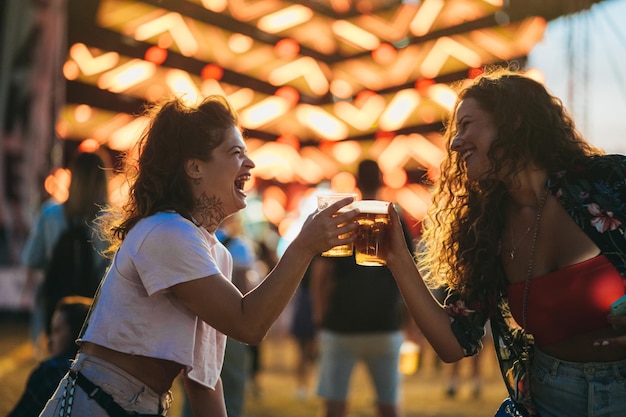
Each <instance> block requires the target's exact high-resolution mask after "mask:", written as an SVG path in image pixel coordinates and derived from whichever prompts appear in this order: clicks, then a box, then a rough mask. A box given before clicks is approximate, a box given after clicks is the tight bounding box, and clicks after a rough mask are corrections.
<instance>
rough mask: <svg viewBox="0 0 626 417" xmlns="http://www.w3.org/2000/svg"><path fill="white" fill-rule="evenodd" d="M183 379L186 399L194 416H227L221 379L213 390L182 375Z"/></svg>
mask: <svg viewBox="0 0 626 417" xmlns="http://www.w3.org/2000/svg"><path fill="white" fill-rule="evenodd" d="M183 381H184V385H185V392H186V393H187V401H189V406H190V408H191V414H193V416H194V417H228V416H227V414H226V404H225V403H224V390H223V388H222V380H221V379H219V380H218V381H217V385H216V386H215V390H212V389H210V388H207V387H205V386H202V385H200V384H198V383H197V382H194V381H192V380H190V379H189V378H187V377H186V376H184V375H183Z"/></svg>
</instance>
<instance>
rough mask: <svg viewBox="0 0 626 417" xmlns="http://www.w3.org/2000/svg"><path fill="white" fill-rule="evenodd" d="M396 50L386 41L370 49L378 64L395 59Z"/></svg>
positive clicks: (387, 62)
mask: <svg viewBox="0 0 626 417" xmlns="http://www.w3.org/2000/svg"><path fill="white" fill-rule="evenodd" d="M397 54H398V52H397V51H396V48H394V47H393V46H392V45H389V44H388V43H383V44H381V45H380V46H379V47H378V48H376V49H374V50H373V51H372V59H374V61H376V63H377V64H379V65H384V64H389V63H391V62H392V61H393V60H395V59H396V56H397Z"/></svg>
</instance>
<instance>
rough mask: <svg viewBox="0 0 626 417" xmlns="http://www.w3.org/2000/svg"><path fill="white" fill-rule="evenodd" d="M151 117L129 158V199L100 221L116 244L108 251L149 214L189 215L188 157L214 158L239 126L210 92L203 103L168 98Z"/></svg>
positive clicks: (226, 106) (148, 112)
mask: <svg viewBox="0 0 626 417" xmlns="http://www.w3.org/2000/svg"><path fill="white" fill-rule="evenodd" d="M146 116H147V117H148V118H149V120H150V121H149V123H148V126H147V128H146V130H145V131H144V133H143V135H142V136H141V138H140V139H139V141H138V143H137V145H136V147H135V151H136V152H135V153H134V155H136V157H134V158H132V157H130V155H131V154H129V155H127V157H126V175H127V178H128V181H129V186H130V187H129V195H128V200H127V201H126V203H125V204H123V205H122V206H121V207H120V208H115V207H112V208H111V209H110V210H109V211H108V212H107V213H106V215H105V216H104V218H103V219H102V222H101V229H102V231H103V233H104V236H105V237H106V238H107V239H108V241H109V242H110V243H111V245H110V247H109V251H108V253H109V254H112V253H114V252H115V250H117V248H118V247H119V245H120V244H121V242H122V241H123V240H124V238H125V237H126V235H127V234H128V232H129V231H130V230H131V229H132V228H133V226H135V224H137V222H138V221H139V220H141V219H143V218H145V217H148V216H151V215H153V214H155V213H157V212H159V211H166V210H174V211H177V212H178V213H180V214H181V215H183V216H185V217H187V218H190V216H191V214H190V213H191V210H192V207H193V195H192V193H191V184H190V182H189V179H188V178H187V175H186V174H185V168H184V164H185V161H187V160H188V159H190V158H197V159H201V160H203V161H210V160H211V157H212V153H213V150H214V149H215V148H216V147H217V146H219V145H220V144H221V143H222V142H223V141H224V138H225V133H226V132H227V131H228V130H229V129H231V128H232V127H236V128H240V125H239V120H238V116H237V114H236V112H235V111H234V110H233V108H232V107H231V106H230V105H229V103H228V102H227V101H226V99H225V98H224V97H222V96H208V97H206V98H205V99H204V100H203V101H202V102H201V103H200V104H198V105H188V104H186V103H185V102H184V101H183V100H182V99H180V98H172V99H168V100H166V101H163V102H161V103H159V104H155V105H154V106H153V107H151V108H149V109H147V110H146Z"/></svg>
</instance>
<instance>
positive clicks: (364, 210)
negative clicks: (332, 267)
mask: <svg viewBox="0 0 626 417" xmlns="http://www.w3.org/2000/svg"><path fill="white" fill-rule="evenodd" d="M389 204H390V203H389V202H388V201H379V200H361V201H356V202H354V203H353V206H354V207H355V208H358V209H359V212H360V214H359V215H358V216H357V218H356V222H357V223H358V225H359V227H358V228H357V230H356V239H355V240H354V252H355V255H356V263H357V264H358V265H362V266H383V265H387V260H386V259H387V246H388V242H387V240H388V239H389V222H390V218H389V211H388V210H389Z"/></svg>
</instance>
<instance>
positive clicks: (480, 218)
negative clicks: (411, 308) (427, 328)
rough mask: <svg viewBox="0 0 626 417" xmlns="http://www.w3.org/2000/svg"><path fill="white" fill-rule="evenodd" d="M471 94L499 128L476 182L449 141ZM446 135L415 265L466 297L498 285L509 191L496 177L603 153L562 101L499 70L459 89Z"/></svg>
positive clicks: (437, 282) (563, 164)
mask: <svg viewBox="0 0 626 417" xmlns="http://www.w3.org/2000/svg"><path fill="white" fill-rule="evenodd" d="M468 98H472V99H474V100H476V101H477V102H478V104H479V106H480V107H481V108H482V109H483V110H484V111H486V112H488V113H490V114H491V115H492V117H493V121H494V123H495V125H496V128H497V133H496V138H495V140H494V141H493V142H492V145H491V147H490V149H489V152H488V157H489V160H490V162H491V167H490V170H489V172H487V173H486V175H483V176H482V177H481V178H479V179H477V180H474V181H469V180H468V178H467V172H466V167H465V164H464V162H463V160H462V158H461V156H460V155H459V154H458V153H457V152H453V151H452V150H451V146H450V145H451V143H452V140H453V139H454V137H455V136H456V134H457V131H456V120H455V115H456V110H457V109H458V106H459V104H460V102H461V101H462V100H464V99H468ZM444 137H445V143H446V144H447V154H446V157H445V158H444V161H443V163H442V167H441V178H440V180H439V182H438V183H437V184H436V190H435V193H434V197H433V205H432V206H431V208H430V210H429V214H428V217H427V221H426V222H425V224H424V230H423V235H422V236H423V241H422V248H423V249H424V252H423V253H422V254H419V256H418V257H419V265H420V268H421V270H422V271H424V275H425V277H426V281H427V283H428V284H429V286H431V287H439V286H442V285H443V286H448V287H449V288H451V289H454V290H457V291H459V292H461V293H462V294H464V295H465V296H466V297H468V298H471V297H473V296H477V295H480V294H485V293H486V292H487V291H489V290H491V291H493V289H494V288H501V287H500V285H501V284H503V283H502V282H501V280H502V279H503V277H504V274H503V273H502V270H501V267H502V266H501V262H500V261H499V256H498V254H499V248H498V245H499V243H498V242H499V240H500V235H501V234H502V229H503V227H504V219H505V217H504V216H505V213H506V203H507V201H508V199H509V195H508V192H507V190H506V189H505V187H504V184H503V182H502V181H501V179H502V178H510V177H511V176H513V175H514V174H516V173H518V172H520V171H521V170H523V169H524V168H526V167H529V166H532V167H536V168H539V169H545V170H547V171H548V172H549V173H551V172H556V171H560V170H563V169H566V168H567V167H570V166H572V165H573V164H576V162H577V161H581V160H582V159H585V158H587V157H589V156H591V155H596V154H602V153H603V152H602V151H601V150H599V149H597V148H595V147H593V146H592V145H590V144H589V143H587V142H586V141H585V140H584V139H583V137H582V135H581V134H580V133H579V132H578V131H577V130H576V128H575V126H574V121H573V120H572V118H571V117H570V115H569V114H568V113H567V111H566V109H565V108H564V106H563V104H562V102H561V101H560V100H559V99H558V98H557V97H554V96H552V95H551V94H550V93H549V92H548V91H547V90H546V88H545V87H544V86H543V85H541V84H540V83H538V82H536V81H534V80H532V79H530V78H528V77H526V76H523V75H520V74H517V73H515V72H511V71H508V70H503V69H499V70H495V71H492V72H489V73H485V74H483V75H481V76H480V77H478V78H476V79H475V80H473V82H472V84H471V85H469V86H467V87H465V88H464V89H462V90H461V91H460V93H459V96H458V99H457V102H456V105H455V106H454V111H453V112H452V114H451V117H450V119H449V120H448V121H447V124H446V130H445V134H444Z"/></svg>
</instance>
